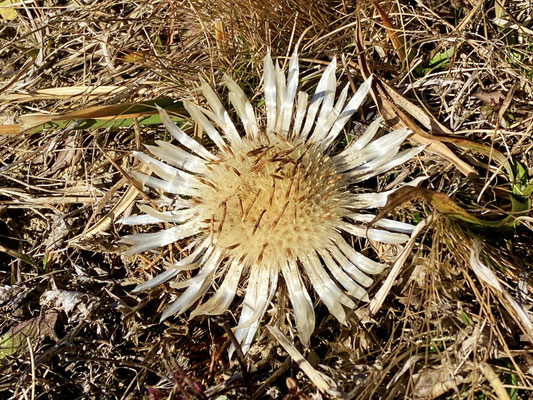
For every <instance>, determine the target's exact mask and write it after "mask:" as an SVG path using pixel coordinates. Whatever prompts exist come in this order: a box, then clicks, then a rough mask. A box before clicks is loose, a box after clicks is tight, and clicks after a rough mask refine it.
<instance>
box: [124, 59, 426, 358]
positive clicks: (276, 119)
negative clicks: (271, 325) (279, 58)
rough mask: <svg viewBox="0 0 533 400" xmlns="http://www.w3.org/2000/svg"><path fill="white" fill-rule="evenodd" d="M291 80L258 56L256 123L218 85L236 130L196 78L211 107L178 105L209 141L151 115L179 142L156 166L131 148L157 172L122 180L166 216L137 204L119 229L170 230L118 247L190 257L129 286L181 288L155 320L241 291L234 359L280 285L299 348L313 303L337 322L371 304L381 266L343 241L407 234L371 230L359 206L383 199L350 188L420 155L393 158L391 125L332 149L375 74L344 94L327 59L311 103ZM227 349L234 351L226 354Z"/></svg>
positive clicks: (218, 305) (211, 309) (234, 94)
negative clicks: (152, 196) (150, 193)
mask: <svg viewBox="0 0 533 400" xmlns="http://www.w3.org/2000/svg"><path fill="white" fill-rule="evenodd" d="M298 80H299V67H298V56H297V54H296V52H295V53H294V54H293V55H292V57H291V59H290V62H289V66H288V73H287V77H286V75H285V73H284V71H283V70H282V69H281V68H280V67H279V64H278V63H277V62H276V63H274V62H273V61H272V58H271V56H270V54H267V56H266V57H265V59H264V73H263V85H264V96H265V97H264V98H265V104H264V111H263V113H264V115H261V111H259V112H257V116H256V111H255V110H254V109H253V106H252V104H251V102H250V100H249V99H248V98H247V97H246V95H245V93H244V91H243V90H242V89H241V88H240V87H239V86H238V84H237V83H235V82H234V81H233V80H232V79H231V78H230V77H228V76H225V77H224V82H225V84H226V86H227V88H228V90H229V93H228V98H229V100H230V102H231V104H232V105H233V109H234V114H236V117H237V118H238V121H237V120H235V121H232V119H231V118H230V114H229V113H228V112H227V111H226V110H225V108H224V107H223V105H222V102H221V101H220V99H219V97H218V96H217V94H216V93H215V91H214V90H213V89H212V88H211V87H210V86H209V85H208V84H207V83H206V82H205V81H203V80H202V81H201V90H202V92H203V94H204V96H205V99H206V104H207V106H206V107H205V108H204V107H201V106H197V105H194V104H192V103H189V102H185V103H184V104H185V108H186V109H187V111H188V112H189V114H190V116H191V118H192V119H193V120H194V121H195V122H196V123H197V124H198V125H199V126H200V127H201V128H202V131H203V132H204V133H205V134H206V135H207V137H208V138H209V140H206V141H204V142H203V143H204V144H201V143H200V142H198V141H196V140H194V139H192V138H191V137H190V136H188V135H187V134H186V133H185V132H183V131H182V130H181V129H180V128H179V127H178V126H177V125H176V124H175V123H174V122H173V121H172V120H171V118H170V117H169V116H168V114H167V113H166V112H165V111H164V110H162V109H159V112H160V115H161V119H162V121H163V123H164V125H165V127H166V128H167V129H168V131H169V132H170V134H171V135H172V137H173V138H174V139H176V141H177V144H170V143H167V142H163V141H156V145H148V146H146V148H147V149H148V151H149V152H150V153H151V155H152V156H153V157H152V156H149V155H147V154H144V153H141V152H135V153H134V155H135V157H137V158H138V159H139V160H140V161H141V162H143V163H144V164H146V165H147V166H149V167H150V168H151V170H152V172H153V175H147V174H142V173H139V172H132V177H133V178H134V179H136V180H137V181H139V182H140V183H141V184H143V185H146V186H149V187H151V188H153V189H156V190H158V191H159V192H160V195H161V196H162V199H161V200H162V201H160V202H159V204H161V205H164V206H165V207H166V208H165V209H164V210H158V209H156V208H154V207H152V206H147V205H139V210H140V212H141V214H139V215H132V216H129V217H126V218H123V219H121V220H119V222H121V223H123V224H127V225H141V224H161V223H165V224H170V226H167V228H166V229H164V230H160V231H158V232H155V233H140V234H136V235H131V236H126V237H124V238H123V239H122V242H124V243H127V244H130V245H132V247H131V248H130V249H129V250H128V253H135V252H140V251H146V250H153V249H156V248H158V247H162V246H166V245H169V244H171V243H173V242H176V241H184V240H186V241H187V242H184V243H182V244H181V248H183V247H185V248H186V251H184V252H183V255H182V258H181V260H180V261H178V262H176V263H173V264H172V263H166V266H167V267H168V269H167V270H165V272H163V273H162V274H160V275H158V276H156V277H154V278H152V279H150V280H148V281H147V282H144V283H141V284H140V285H139V286H137V288H136V289H135V291H141V290H147V289H151V288H154V287H156V286H157V285H160V284H162V283H166V282H169V281H170V286H171V287H173V288H175V289H179V290H183V292H182V293H181V294H180V295H179V296H178V297H177V298H176V299H175V301H174V302H173V303H172V304H171V305H169V306H168V307H167V308H166V309H165V310H164V312H163V314H162V319H165V318H168V317H171V316H172V315H174V314H181V313H184V312H186V311H187V310H189V309H191V307H193V306H194V305H195V304H196V303H198V302H199V300H200V298H202V297H203V296H204V295H205V294H206V293H208V291H209V290H210V288H211V287H213V286H215V287H217V289H215V290H214V293H213V294H212V295H211V296H207V297H206V298H205V300H204V302H203V303H202V304H197V305H196V307H195V308H194V309H193V311H192V312H191V313H190V315H189V316H190V318H193V317H196V316H199V315H219V314H222V313H224V312H225V311H227V310H228V309H229V308H230V307H231V306H232V304H233V302H234V301H235V298H236V297H237V293H239V292H240V291H239V288H240V287H242V286H245V287H244V293H245V294H244V298H241V299H240V302H241V311H240V317H239V322H238V325H237V327H236V328H235V337H236V339H237V341H238V343H239V344H240V346H241V348H242V350H243V351H244V352H246V351H247V350H248V348H249V347H250V345H251V343H252V341H253V338H254V336H255V334H256V332H257V330H258V328H259V326H260V321H261V320H262V319H263V316H264V315H265V313H266V311H267V310H268V307H269V305H270V304H271V302H272V301H273V300H274V298H275V297H276V293H278V290H277V289H278V287H279V285H285V286H286V289H287V290H286V291H285V290H284V291H281V292H279V293H287V294H288V296H289V300H290V304H291V306H292V310H293V313H292V315H293V318H294V325H295V327H296V329H297V331H298V334H299V337H300V340H301V342H302V343H303V344H304V345H306V346H307V345H309V343H310V339H311V335H312V333H313V330H314V327H315V311H314V308H313V297H314V296H315V295H316V296H317V297H318V298H319V299H320V300H321V301H322V303H323V304H324V305H325V306H326V307H327V309H328V310H329V311H330V313H331V314H332V315H333V316H335V318H337V319H338V320H339V322H340V323H342V324H346V323H347V313H348V312H349V310H350V309H352V308H354V307H355V305H356V301H359V300H361V301H368V294H367V292H366V289H365V288H368V287H369V286H370V285H371V284H372V282H373V280H372V278H371V276H372V275H375V274H378V273H380V272H381V271H382V270H383V268H385V265H384V264H381V263H379V262H377V261H374V260H372V259H370V258H368V257H366V256H364V255H362V254H361V253H359V252H357V251H356V250H355V249H354V248H353V247H352V246H351V245H350V244H348V243H351V237H361V238H367V239H370V240H373V241H377V242H382V243H390V244H401V243H404V242H405V241H407V239H408V238H409V236H408V235H409V234H410V233H411V232H412V229H413V227H412V226H411V225H410V224H406V223H403V222H397V221H393V220H387V219H382V220H380V221H378V222H377V223H375V224H373V225H372V226H371V227H370V226H369V223H370V222H371V221H372V220H373V219H374V215H372V214H368V213H367V212H363V211H361V210H364V209H369V208H378V207H382V206H384V205H385V202H386V200H387V196H388V194H390V193H391V192H392V191H389V192H384V193H372V192H368V189H365V190H364V191H363V190H361V189H358V188H357V187H356V186H355V183H357V182H360V181H362V180H365V179H368V178H369V177H372V176H375V175H377V174H380V173H383V172H386V171H388V170H389V169H391V168H393V167H395V166H397V165H400V164H402V163H404V162H405V161H407V160H408V159H410V158H411V157H413V156H415V155H416V154H418V153H419V152H420V151H421V150H422V149H421V148H412V149H407V150H402V151H401V150H400V149H401V146H402V144H403V142H404V140H405V138H406V137H407V136H408V135H409V133H410V132H409V131H408V130H406V129H399V130H396V131H394V132H391V133H388V134H385V135H383V136H381V137H379V138H378V139H375V138H376V136H378V131H379V127H380V124H381V119H377V120H376V121H374V122H373V123H372V124H371V125H370V127H369V128H368V130H367V131H366V132H365V133H364V134H362V135H361V136H360V137H359V138H358V139H357V140H354V141H353V142H352V143H350V144H349V145H348V146H346V147H345V149H344V150H342V151H340V152H339V151H335V150H334V147H335V146H333V144H334V143H335V140H336V139H337V137H338V136H339V134H340V133H341V132H342V131H343V128H344V127H345V126H346V124H347V122H348V121H349V119H350V117H351V116H352V115H353V114H354V113H355V111H356V110H357V109H358V108H359V107H360V106H361V104H362V103H363V101H364V99H365V98H366V96H367V94H368V92H369V91H370V87H371V83H372V77H370V78H369V79H367V80H366V81H365V82H364V83H363V84H362V85H361V87H360V88H359V89H358V90H357V92H356V93H355V94H354V95H353V96H352V97H351V98H350V97H349V94H348V93H349V86H348V85H346V86H344V88H343V89H342V90H340V91H337V77H336V61H335V59H333V61H332V62H331V63H330V64H329V65H328V66H327V68H326V69H325V71H324V73H323V74H322V76H321V78H320V80H319V82H318V85H317V87H316V90H315V92H314V95H313V96H312V98H311V101H309V96H308V95H307V93H305V92H297V89H298ZM263 121H264V122H263ZM239 132H240V133H239ZM154 157H155V158H154ZM420 179H423V178H419V179H417V180H415V181H413V182H411V183H410V184H411V185H416V184H417V183H418V182H419V181H420ZM165 194H166V195H167V196H168V195H169V194H171V195H172V196H173V198H168V197H165ZM154 204H157V203H154ZM169 206H170V208H168V207H169ZM172 206H173V207H174V208H172ZM187 243H189V245H188V246H187V245H186V244H187ZM190 270H198V272H197V273H196V274H195V275H194V274H193V275H192V277H190V276H189V277H188V278H187V277H186V276H185V275H184V274H182V273H181V272H182V271H190ZM280 276H281V277H282V278H283V279H282V280H281V282H279V283H278V278H279V277H280ZM215 282H216V285H213V284H214V283H215ZM306 283H309V287H306ZM313 293H314V294H315V295H313ZM234 350H235V348H234V346H233V345H231V346H230V356H231V354H233V351H234Z"/></svg>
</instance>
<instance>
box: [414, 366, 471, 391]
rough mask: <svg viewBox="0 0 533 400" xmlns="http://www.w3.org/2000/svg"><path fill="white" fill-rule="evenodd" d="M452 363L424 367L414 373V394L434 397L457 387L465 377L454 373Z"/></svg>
mask: <svg viewBox="0 0 533 400" xmlns="http://www.w3.org/2000/svg"><path fill="white" fill-rule="evenodd" d="M454 369H455V368H454V367H453V366H451V365H441V366H439V367H438V368H423V369H422V370H421V371H420V372H418V373H416V374H414V375H413V381H414V382H415V385H414V388H413V394H414V397H415V398H419V399H434V398H436V397H439V396H441V395H443V394H444V393H446V392H447V391H449V390H452V389H457V390H458V385H460V384H461V383H463V381H464V378H463V377H462V376H460V375H456V374H455V373H454Z"/></svg>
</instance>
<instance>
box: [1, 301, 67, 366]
mask: <svg viewBox="0 0 533 400" xmlns="http://www.w3.org/2000/svg"><path fill="white" fill-rule="evenodd" d="M56 320H57V312H55V311H54V312H47V313H45V314H44V315H40V316H38V317H35V318H32V319H30V320H28V321H24V322H21V323H20V324H18V325H17V326H15V327H13V328H11V329H10V330H9V331H8V332H7V333H6V334H5V335H3V336H1V337H0V360H1V359H3V358H5V356H8V355H10V354H13V353H15V352H16V351H17V350H19V349H20V348H22V349H27V339H28V338H29V339H30V341H31V342H32V343H35V341H36V340H37V339H42V338H45V337H55V332H54V325H55V323H56Z"/></svg>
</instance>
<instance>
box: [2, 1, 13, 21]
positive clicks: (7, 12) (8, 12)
mask: <svg viewBox="0 0 533 400" xmlns="http://www.w3.org/2000/svg"><path fill="white" fill-rule="evenodd" d="M15 3H17V0H4V1H1V2H0V17H2V19H4V20H6V21H13V20H14V19H15V18H17V11H16V10H15V7H14V6H13V4H15Z"/></svg>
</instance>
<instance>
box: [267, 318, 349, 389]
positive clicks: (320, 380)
mask: <svg viewBox="0 0 533 400" xmlns="http://www.w3.org/2000/svg"><path fill="white" fill-rule="evenodd" d="M267 329H268V331H269V332H270V334H271V335H272V336H274V338H275V339H276V340H277V341H278V343H279V344H280V345H281V347H283V348H284V349H285V351H286V352H287V353H289V355H290V356H291V358H292V359H293V361H294V362H295V363H296V364H297V365H298V366H299V367H300V369H301V370H302V371H303V372H304V373H305V374H306V375H307V376H308V378H309V379H311V382H313V383H314V384H315V386H316V387H317V389H318V390H319V391H320V392H322V393H327V394H329V395H331V396H334V397H335V398H340V399H344V398H347V396H346V394H345V393H343V392H342V391H341V390H340V389H339V388H338V386H337V384H336V383H335V382H334V381H333V379H331V378H330V377H329V376H327V375H325V374H323V373H322V372H320V371H317V370H316V369H314V368H313V366H312V365H311V364H310V363H309V361H307V360H306V359H305V358H304V356H302V354H301V353H300V352H299V351H298V350H297V349H296V347H294V345H293V344H292V343H291V342H290V340H289V338H287V337H286V336H285V335H284V334H283V333H282V332H281V331H280V330H279V328H278V327H277V326H267Z"/></svg>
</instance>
